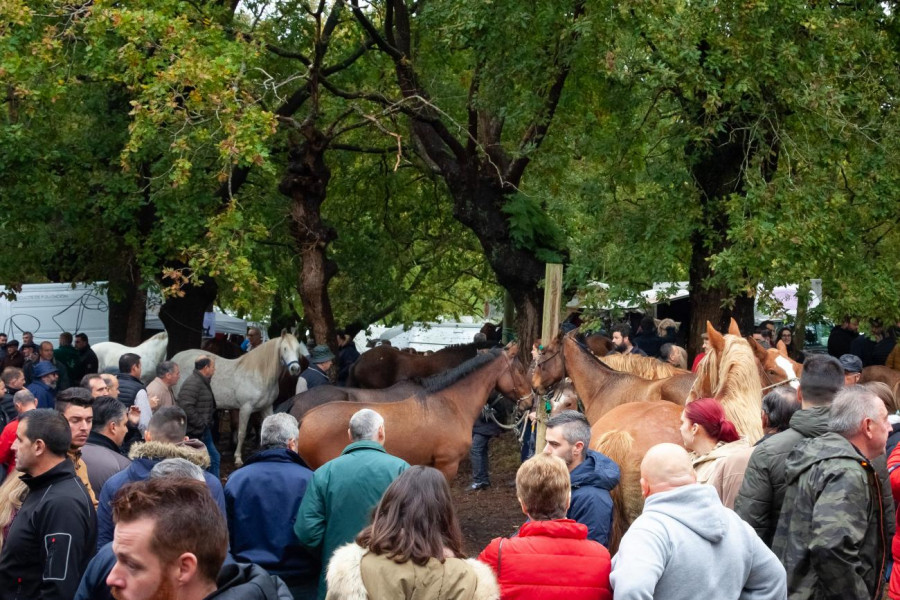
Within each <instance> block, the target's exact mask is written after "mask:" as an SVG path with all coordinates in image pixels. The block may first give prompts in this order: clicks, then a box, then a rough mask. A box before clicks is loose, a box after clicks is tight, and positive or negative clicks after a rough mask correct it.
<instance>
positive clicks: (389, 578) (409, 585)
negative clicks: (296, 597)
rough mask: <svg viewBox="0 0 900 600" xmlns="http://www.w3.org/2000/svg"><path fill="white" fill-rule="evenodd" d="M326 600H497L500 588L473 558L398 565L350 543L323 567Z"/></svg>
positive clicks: (491, 575)
mask: <svg viewBox="0 0 900 600" xmlns="http://www.w3.org/2000/svg"><path fill="white" fill-rule="evenodd" d="M326 580H327V582H328V595H327V596H326V599H327V600H369V599H371V600H378V599H381V598H391V599H398V600H399V599H404V598H408V599H412V598H415V600H447V599H451V598H452V599H458V600H496V599H497V598H499V597H500V588H499V587H498V585H497V579H496V578H495V577H494V573H493V572H492V571H491V568H490V567H489V566H487V565H485V564H484V563H481V562H478V561H477V560H475V559H471V558H470V559H465V560H463V559H460V558H448V559H445V560H444V562H443V563H441V562H440V561H438V560H437V559H434V558H432V559H430V560H429V561H428V562H427V563H426V564H425V565H423V566H419V565H417V564H415V563H413V562H412V561H409V562H405V563H403V564H399V565H398V564H397V563H395V562H394V561H393V560H391V559H389V558H387V557H385V556H381V555H378V554H372V553H371V552H368V551H367V550H365V549H364V548H361V547H360V546H358V545H356V544H355V543H351V544H346V545H344V546H341V547H340V548H338V549H337V550H335V552H334V555H333V556H332V557H331V562H330V563H329V565H328V575H327V578H326Z"/></svg>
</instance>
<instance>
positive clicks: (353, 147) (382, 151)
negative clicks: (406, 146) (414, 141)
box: [330, 144, 397, 154]
mask: <svg viewBox="0 0 900 600" xmlns="http://www.w3.org/2000/svg"><path fill="white" fill-rule="evenodd" d="M330 147H331V148H333V149H334V150H347V151H349V152H361V153H363V154H393V153H395V152H397V148H396V147H394V148H365V147H363V146H356V145H354V144H330Z"/></svg>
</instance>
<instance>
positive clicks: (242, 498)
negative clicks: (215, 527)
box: [225, 448, 318, 583]
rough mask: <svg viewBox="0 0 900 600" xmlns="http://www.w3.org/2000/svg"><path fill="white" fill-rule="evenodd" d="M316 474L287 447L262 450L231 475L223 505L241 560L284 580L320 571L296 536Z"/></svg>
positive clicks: (233, 544)
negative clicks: (296, 524)
mask: <svg viewBox="0 0 900 600" xmlns="http://www.w3.org/2000/svg"><path fill="white" fill-rule="evenodd" d="M312 476H313V473H312V471H310V470H309V468H308V467H307V466H306V463H304V462H303V459H302V458H300V456H299V455H298V454H297V453H296V452H292V451H291V450H288V449H287V448H269V449H267V450H261V451H259V452H257V453H256V454H254V455H253V456H252V457H251V458H250V459H249V460H248V461H247V462H246V463H245V464H244V466H243V467H241V468H240V469H238V470H237V471H235V472H234V473H232V474H231V477H229V478H228V482H227V483H226V484H225V504H226V506H227V508H228V536H229V539H230V540H231V551H232V553H233V554H234V557H235V559H236V560H237V561H238V562H252V563H254V564H257V565H259V566H261V567H262V568H264V569H266V570H268V571H269V572H271V573H273V574H275V575H279V576H281V577H285V578H288V577H302V576H309V575H317V574H318V570H317V566H318V565H317V564H316V563H317V562H318V561H315V560H314V559H313V558H312V557H311V556H309V554H308V553H307V552H306V551H305V550H304V549H303V548H302V547H301V546H300V542H299V541H298V540H297V536H295V535H294V519H296V517H297V510H298V509H299V508H300V501H301V500H303V496H304V494H305V493H306V488H307V486H308V485H309V482H310V481H311V480H312ZM261 515H265V518H260V516H261ZM289 583H290V582H289Z"/></svg>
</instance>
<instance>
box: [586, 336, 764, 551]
mask: <svg viewBox="0 0 900 600" xmlns="http://www.w3.org/2000/svg"><path fill="white" fill-rule="evenodd" d="M706 331H707V335H708V337H709V345H710V350H709V352H707V354H706V357H705V358H704V359H703V361H701V363H700V367H699V369H698V375H697V380H696V381H695V382H694V385H693V386H692V387H691V390H690V393H689V395H688V398H687V402H692V401H694V400H696V399H698V398H716V400H718V401H719V402H721V403H722V406H723V407H724V409H725V414H726V415H727V416H728V419H729V420H730V421H731V422H732V423H734V425H735V427H736V428H737V430H738V433H739V434H740V435H741V437H743V438H744V439H746V440H747V441H748V442H749V443H750V444H754V443H755V442H756V441H757V440H758V439H759V438H761V437H762V419H761V418H760V413H761V408H762V387H761V385H760V382H759V376H758V374H757V367H756V364H755V361H754V360H753V352H752V350H751V349H750V344H749V343H748V342H747V340H745V339H744V338H742V337H741V336H740V335H739V333H740V332H738V334H731V333H729V334H728V335H724V336H723V335H722V334H720V333H719V332H718V331H716V330H715V329H714V328H713V327H712V325H711V324H710V323H709V322H707V324H706ZM729 331H737V324H736V323H735V322H734V320H732V323H731V328H730V329H729ZM681 411H682V409H681V408H680V407H677V406H674V405H672V404H668V405H667V403H665V402H653V403H649V402H635V403H631V404H623V405H621V406H619V407H617V408H616V409H614V410H610V411H609V412H608V413H606V415H604V417H603V418H602V419H597V420H595V421H591V448H593V449H594V450H597V451H599V452H602V453H603V454H605V455H606V456H608V457H609V458H611V459H612V460H613V461H615V462H616V464H618V465H619V469H620V471H621V479H620V480H619V485H618V486H617V488H616V490H614V492H615V493H614V494H613V504H614V506H615V510H614V511H613V515H614V517H613V535H612V536H611V539H610V551H611V552H614V551H615V549H616V548H618V543H619V540H620V539H621V535H622V534H624V532H625V530H626V529H627V528H628V525H630V524H631V522H632V521H633V520H634V519H635V518H636V517H637V515H638V514H640V511H641V510H642V509H643V498H642V496H641V490H640V485H638V482H639V480H640V466H641V460H642V459H643V456H644V453H645V452H646V450H647V449H648V448H650V447H651V446H654V445H656V444H658V443H661V442H665V441H671V442H673V443H677V444H681V443H682V441H681V434H680V431H679V428H680V426H681ZM585 415H587V411H585ZM589 420H590V418H589Z"/></svg>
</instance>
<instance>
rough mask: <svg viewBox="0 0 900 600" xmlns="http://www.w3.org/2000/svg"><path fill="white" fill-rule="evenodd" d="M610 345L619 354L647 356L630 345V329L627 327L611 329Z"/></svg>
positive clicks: (623, 325)
mask: <svg viewBox="0 0 900 600" xmlns="http://www.w3.org/2000/svg"><path fill="white" fill-rule="evenodd" d="M612 343H613V344H615V346H616V352H619V353H620V354H634V355H636V356H647V353H646V352H644V351H643V350H641V349H640V348H638V347H637V346H635V345H634V344H632V343H631V327H630V326H628V325H625V324H622V325H616V326H615V327H613V328H612Z"/></svg>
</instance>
